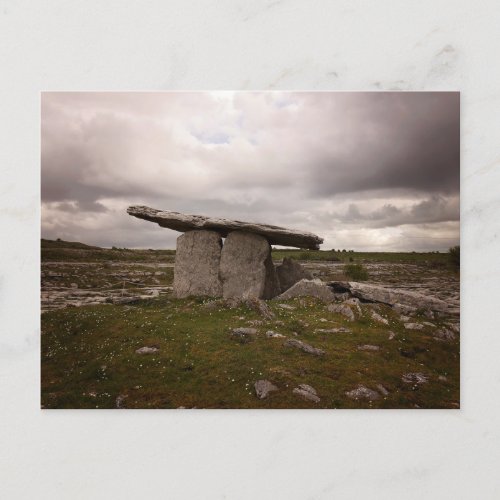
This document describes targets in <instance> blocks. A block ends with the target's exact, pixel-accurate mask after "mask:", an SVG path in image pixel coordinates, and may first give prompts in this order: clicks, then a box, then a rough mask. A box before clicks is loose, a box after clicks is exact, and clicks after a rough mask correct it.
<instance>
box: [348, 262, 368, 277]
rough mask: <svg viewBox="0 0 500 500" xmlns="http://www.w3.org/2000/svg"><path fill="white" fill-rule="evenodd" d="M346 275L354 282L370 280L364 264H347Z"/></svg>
mask: <svg viewBox="0 0 500 500" xmlns="http://www.w3.org/2000/svg"><path fill="white" fill-rule="evenodd" d="M344 273H345V275H346V276H347V277H348V278H349V279H351V280H353V281H366V280H367V279H368V271H367V270H366V269H365V268H364V267H363V265H362V264H346V265H345V267H344Z"/></svg>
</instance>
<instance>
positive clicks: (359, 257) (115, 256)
mask: <svg viewBox="0 0 500 500" xmlns="http://www.w3.org/2000/svg"><path fill="white" fill-rule="evenodd" d="M41 249H42V261H47V262H48V261H82V262H85V261H86V262H99V261H133V262H166V263H168V262H173V261H174V259H175V250H153V249H148V250H133V249H128V248H112V249H109V248H100V247H96V246H90V245H85V244H83V243H78V242H71V241H62V240H61V241H57V240H44V239H42V242H41ZM272 256H273V260H282V259H283V258H284V257H291V258H293V259H296V260H302V261H331V262H339V261H341V262H346V263H348V262H365V263H369V262H394V263H397V262H399V263H414V264H418V263H427V264H434V265H438V266H439V265H441V266H444V265H447V264H449V262H450V256H449V254H448V253H437V252H421V253H417V252H341V251H332V250H292V249H290V250H287V249H279V250H277V249H273V252H272Z"/></svg>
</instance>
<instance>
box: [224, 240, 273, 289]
mask: <svg viewBox="0 0 500 500" xmlns="http://www.w3.org/2000/svg"><path fill="white" fill-rule="evenodd" d="M219 276H220V279H221V281H222V296H223V297H224V298H225V299H228V298H231V297H238V298H243V299H250V298H257V299H270V298H272V297H274V296H275V295H277V294H278V293H279V283H278V277H277V276H276V270H275V268H274V264H273V261H272V258H271V246H270V245H269V242H268V241H267V240H266V239H265V238H264V237H263V236H259V235H257V234H251V233H245V232H242V231H234V232H232V233H229V235H228V237H227V238H226V241H225V242H224V246H223V247H222V253H221V259H220V270H219Z"/></svg>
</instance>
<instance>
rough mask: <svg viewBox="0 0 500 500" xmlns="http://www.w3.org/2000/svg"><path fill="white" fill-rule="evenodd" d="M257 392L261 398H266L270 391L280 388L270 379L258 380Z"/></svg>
mask: <svg viewBox="0 0 500 500" xmlns="http://www.w3.org/2000/svg"><path fill="white" fill-rule="evenodd" d="M254 387H255V394H257V397H258V398H259V399H266V398H267V396H268V395H269V393H270V392H272V391H277V390H278V388H277V387H276V386H275V385H274V384H272V383H271V382H269V380H257V382H255V385H254Z"/></svg>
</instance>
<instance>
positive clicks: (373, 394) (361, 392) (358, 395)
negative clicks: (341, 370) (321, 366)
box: [346, 385, 380, 401]
mask: <svg viewBox="0 0 500 500" xmlns="http://www.w3.org/2000/svg"><path fill="white" fill-rule="evenodd" d="M346 396H347V397H349V398H351V399H356V400H358V399H367V400H368V401H374V400H376V399H378V398H379V397H380V395H379V393H378V392H377V391H374V390H372V389H368V387H365V386H364V385H358V387H356V389H353V390H352V391H348V392H346Z"/></svg>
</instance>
